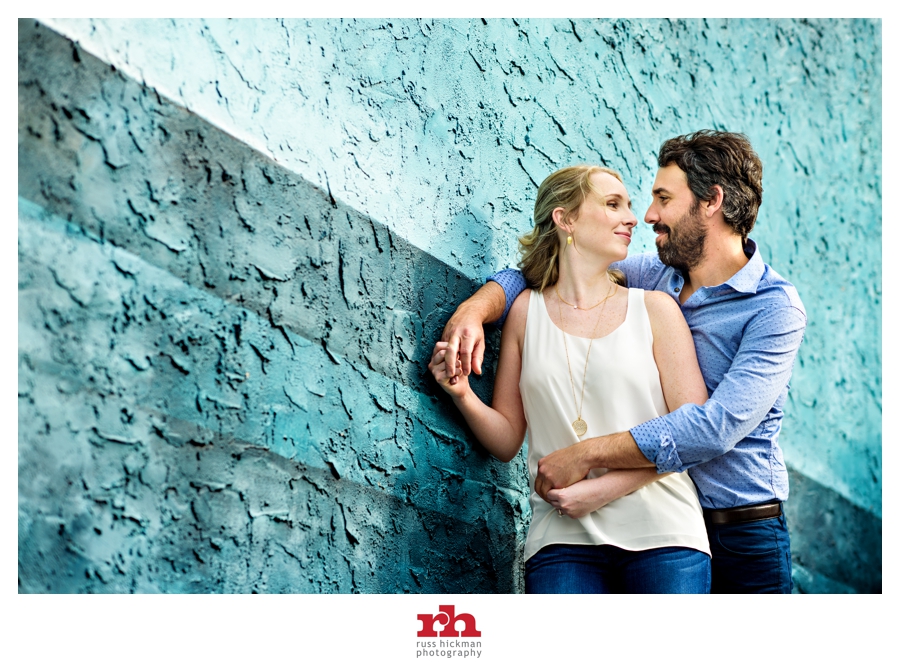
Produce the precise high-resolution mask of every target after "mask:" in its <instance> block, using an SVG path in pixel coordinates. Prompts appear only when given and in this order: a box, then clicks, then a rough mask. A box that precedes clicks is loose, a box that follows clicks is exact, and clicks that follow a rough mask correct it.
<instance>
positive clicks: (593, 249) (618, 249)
mask: <svg viewBox="0 0 900 669" xmlns="http://www.w3.org/2000/svg"><path fill="white" fill-rule="evenodd" d="M591 182H592V183H593V185H594V190H595V191H596V192H592V193H589V194H588V196H587V197H586V198H585V200H584V202H582V204H581V207H579V209H578V216H577V217H575V218H574V219H572V220H571V222H572V224H573V226H574V233H573V237H574V238H575V243H576V244H577V246H578V250H579V251H580V252H581V253H592V254H596V255H598V256H601V257H603V258H604V259H608V260H610V262H615V261H616V260H622V259H624V258H625V257H626V256H627V255H628V245H629V244H631V234H632V232H633V231H634V226H635V225H637V217H636V216H635V215H634V212H632V211H631V198H629V197H628V191H627V190H626V189H625V186H624V185H623V184H622V182H621V181H619V180H618V179H616V178H615V177H614V176H612V175H611V174H606V173H605V172H595V173H594V174H592V175H591Z"/></svg>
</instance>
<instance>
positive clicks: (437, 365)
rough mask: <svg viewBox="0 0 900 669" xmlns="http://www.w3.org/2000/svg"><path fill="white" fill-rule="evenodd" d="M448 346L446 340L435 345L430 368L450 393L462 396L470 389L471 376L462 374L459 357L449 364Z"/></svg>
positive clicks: (458, 396) (435, 377)
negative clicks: (447, 356) (447, 357)
mask: <svg viewBox="0 0 900 669" xmlns="http://www.w3.org/2000/svg"><path fill="white" fill-rule="evenodd" d="M448 346H449V344H448V343H447V342H445V341H439V342H438V343H437V344H435V345H434V350H433V351H432V353H431V361H430V362H429V363H428V369H429V371H430V372H431V374H432V375H433V376H434V380H435V381H437V382H438V384H439V385H440V386H441V388H443V389H444V391H446V393H447V394H448V395H450V396H451V397H454V398H460V397H462V396H463V395H465V394H466V393H467V392H468V391H469V378H468V377H467V376H465V375H464V374H462V370H461V367H460V363H459V360H458V358H457V359H456V360H453V364H452V365H449V366H448V364H447V360H446V354H447V348H448Z"/></svg>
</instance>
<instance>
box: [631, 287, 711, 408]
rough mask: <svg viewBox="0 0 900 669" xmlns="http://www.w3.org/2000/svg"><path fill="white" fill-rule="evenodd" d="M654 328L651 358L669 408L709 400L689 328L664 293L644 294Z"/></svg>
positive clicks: (654, 291)
mask: <svg viewBox="0 0 900 669" xmlns="http://www.w3.org/2000/svg"><path fill="white" fill-rule="evenodd" d="M644 304H645V305H646V306H647V315H648V316H649V317H650V327H651V329H652V330H653V357H654V358H655V359H656V367H657V369H659V380H660V383H661V384H662V390H663V396H665V398H666V406H667V407H669V411H670V412H671V411H675V409H677V408H678V407H680V406H681V405H682V404H697V405H702V404H703V403H704V402H706V400H708V399H709V395H708V393H707V392H706V383H705V382H704V381H703V375H702V374H701V373H700V365H699V364H698V363H697V351H696V350H695V349H694V339H693V337H692V336H691V330H690V328H688V324H687V322H686V321H685V320H684V315H683V314H682V313H681V309H680V308H679V306H678V304H677V303H676V302H675V300H673V299H672V298H671V297H669V296H668V295H666V294H665V293H663V292H660V291H656V290H651V291H647V292H645V293H644Z"/></svg>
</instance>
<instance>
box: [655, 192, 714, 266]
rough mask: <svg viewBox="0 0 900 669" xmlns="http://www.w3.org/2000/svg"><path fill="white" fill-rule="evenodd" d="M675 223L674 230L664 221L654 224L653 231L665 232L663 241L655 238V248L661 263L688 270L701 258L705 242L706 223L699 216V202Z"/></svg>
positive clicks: (697, 263) (698, 262)
mask: <svg viewBox="0 0 900 669" xmlns="http://www.w3.org/2000/svg"><path fill="white" fill-rule="evenodd" d="M675 225H676V230H673V229H672V228H670V227H669V226H668V225H665V224H664V223H656V224H654V226H653V232H656V233H660V232H664V233H666V239H665V241H663V242H661V241H660V240H659V239H657V240H656V250H657V252H658V253H659V259H660V260H662V261H663V263H665V264H666V265H669V266H670V267H674V268H675V269H680V270H681V271H682V272H689V271H691V270H692V269H693V268H694V267H696V266H697V265H699V264H700V261H701V260H703V248H704V246H705V244H706V225H704V223H703V220H702V219H701V218H700V203H699V202H697V203H695V204H694V205H693V206H692V207H691V209H690V211H688V213H687V214H685V215H684V216H682V217H681V220H679V221H678V222H677V223H676V224H675Z"/></svg>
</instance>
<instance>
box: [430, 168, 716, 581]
mask: <svg viewBox="0 0 900 669" xmlns="http://www.w3.org/2000/svg"><path fill="white" fill-rule="evenodd" d="M534 222H535V227H534V229H533V230H532V231H531V233H529V234H527V235H525V236H523V237H522V238H521V239H520V240H519V241H520V247H521V251H522V260H521V262H520V263H519V267H520V268H521V269H522V272H523V274H524V275H525V278H526V281H528V283H529V285H530V286H531V288H532V290H526V291H525V292H523V293H522V294H521V295H520V296H519V297H518V298H517V299H516V301H515V303H514V304H513V306H512V308H511V309H510V312H509V316H508V317H507V321H506V324H505V325H504V328H503V335H502V339H501V344H500V358H499V363H498V369H497V375H496V381H495V385H494V395H493V402H492V406H491V407H488V406H486V405H485V404H484V403H482V402H481V400H480V399H479V398H478V397H477V396H476V395H475V394H474V393H473V392H472V390H471V388H470V387H469V384H468V381H467V377H465V376H463V375H461V369H460V368H459V366H458V362H457V361H450V362H451V364H449V365H448V361H446V360H444V352H445V350H446V347H447V344H446V343H445V342H438V344H436V345H435V349H434V353H433V355H432V359H431V362H430V363H429V369H430V370H431V371H432V373H433V375H434V378H435V379H436V380H437V381H438V383H439V384H440V385H441V387H442V388H443V389H444V390H445V391H446V392H447V393H448V394H450V396H451V397H452V398H453V401H454V403H455V404H456V406H457V407H459V409H460V411H461V412H462V414H463V416H464V417H465V419H466V421H467V422H468V423H469V426H470V427H471V428H472V430H473V432H474V433H475V436H476V437H477V438H478V440H479V441H480V442H481V443H482V444H483V445H484V446H485V448H487V449H488V451H489V452H490V453H491V454H492V455H494V456H495V457H497V458H498V459H500V460H503V461H504V462H508V461H509V460H511V459H512V458H513V457H515V455H516V454H517V453H518V452H519V449H520V448H521V447H522V441H523V438H524V436H525V433H526V430H527V433H528V444H529V448H528V471H529V477H530V484H531V485H530V487H531V497H530V500H531V508H532V520H531V524H530V526H529V530H528V538H527V540H526V543H525V560H526V563H525V590H526V592H529V593H544V592H550V593H569V592H708V591H709V581H710V566H709V544H708V540H707V536H706V528H705V525H704V522H703V515H702V511H701V509H700V504H699V502H698V499H697V492H696V489H695V488H694V485H693V483H692V482H691V480H690V478H689V477H688V475H687V474H685V473H681V474H672V475H668V476H666V475H659V474H657V473H656V472H655V470H653V469H652V468H647V469H634V470H616V471H607V470H592V471H591V472H590V474H589V475H588V477H587V478H586V479H584V480H583V481H579V482H577V483H575V484H573V485H571V486H569V487H568V488H565V489H562V490H552V491H550V493H549V494H548V497H549V498H550V500H551V501H550V503H548V502H546V501H544V500H543V499H542V498H541V497H540V496H538V495H537V494H536V493H535V491H534V479H535V476H536V474H537V465H538V461H539V460H540V459H541V458H542V457H544V456H546V455H547V454H549V453H551V452H553V451H555V450H557V449H560V448H565V447H566V446H569V445H570V444H572V443H575V442H576V441H578V440H579V439H587V438H591V437H595V436H600V435H604V434H610V433H613V432H620V431H624V430H628V429H630V428H632V427H634V426H635V425H638V424H640V423H642V422H644V421H646V420H649V419H651V418H654V417H656V416H659V415H662V414H665V413H667V412H668V411H671V410H674V409H676V408H677V407H679V406H681V405H682V404H685V403H689V402H693V403H696V404H702V403H703V402H705V401H706V400H707V393H706V388H705V385H704V382H703V378H702V376H701V374H700V369H699V367H698V365H697V357H696V353H695V351H694V345H693V341H692V339H691V334H690V331H689V330H688V327H687V324H686V323H685V321H684V317H683V316H682V314H681V310H680V309H679V307H678V305H677V304H676V303H675V302H674V301H673V300H672V299H671V298H670V297H669V296H668V295H666V294H664V293H661V292H656V291H653V292H646V293H645V292H644V291H642V290H638V289H631V290H629V289H627V288H625V287H624V286H623V285H621V284H623V283H624V277H622V276H621V274H620V273H616V272H614V271H610V269H609V267H610V264H611V263H613V262H615V261H618V260H622V259H624V258H625V257H626V255H627V253H628V245H629V244H630V242H631V234H632V230H633V228H634V226H635V225H636V224H637V219H636V218H635V216H634V214H633V213H632V211H631V201H630V200H629V198H628V192H627V191H626V189H625V186H624V185H623V184H622V178H621V176H620V175H619V174H618V173H617V172H615V171H613V170H610V169H607V168H604V167H596V166H576V167H568V168H565V169H562V170H559V171H557V172H554V173H553V174H551V175H550V176H549V177H547V178H546V179H545V180H544V182H543V183H542V184H541V186H540V188H539V189H538V196H537V202H536V203H535V207H534Z"/></svg>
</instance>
